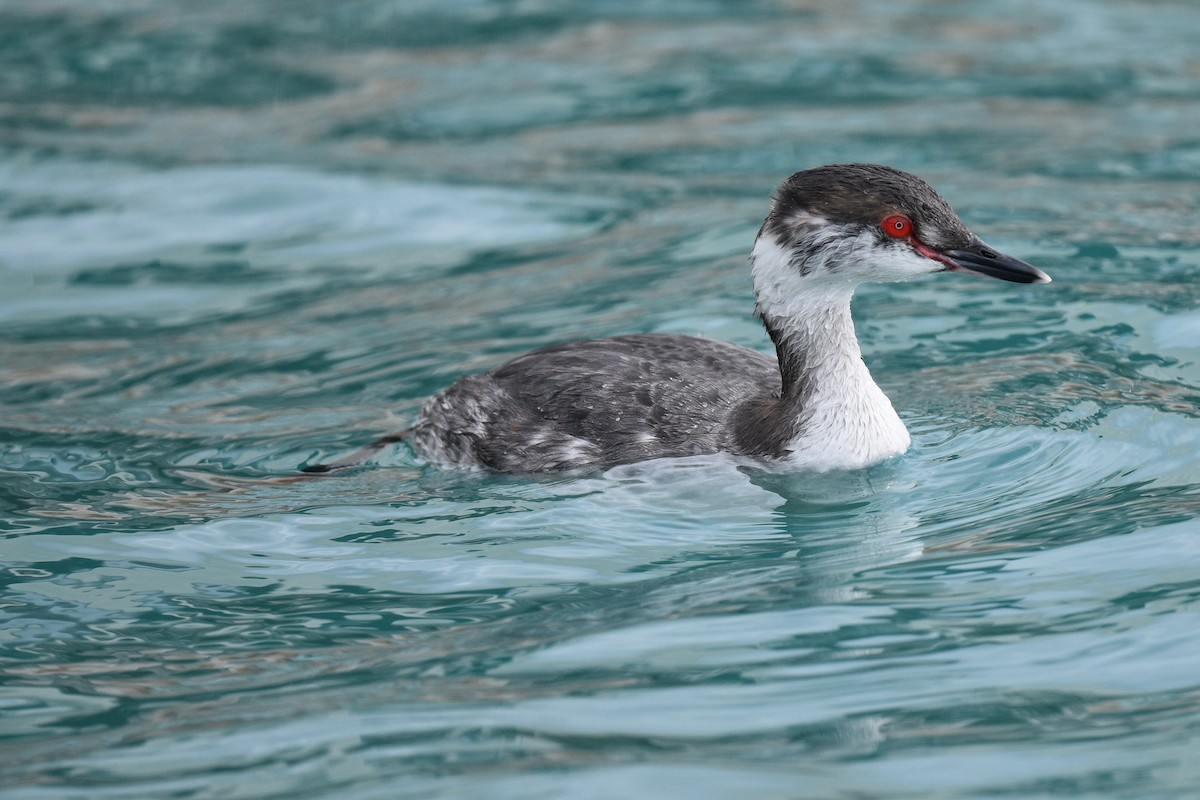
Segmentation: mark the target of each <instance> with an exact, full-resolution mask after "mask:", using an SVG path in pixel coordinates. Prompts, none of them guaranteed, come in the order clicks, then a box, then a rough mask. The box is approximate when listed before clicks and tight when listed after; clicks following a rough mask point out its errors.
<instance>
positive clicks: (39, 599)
mask: <svg viewBox="0 0 1200 800" xmlns="http://www.w3.org/2000/svg"><path fill="white" fill-rule="evenodd" d="M1198 37H1200V12H1197V11H1195V10H1193V9H1192V8H1191V7H1188V6H1184V5H1174V6H1171V5H1163V4H1157V5H1154V6H1153V8H1151V7H1149V6H1147V5H1146V4H1144V3H1139V2H1132V1H1130V2H1125V1H1124V0H1106V1H1105V2H1101V3H1093V2H1089V3H1083V2H1067V3H1061V4H1057V5H1055V6H1053V7H1049V6H1047V7H1044V8H1043V7H1037V8H1031V7H1028V6H1027V5H1026V4H1023V3H1017V2H1010V1H1009V0H987V2H981V3H973V4H961V3H960V4H953V3H951V4H947V3H936V4H899V5H898V4H894V3H880V2H874V0H855V2H851V3H841V4H837V5H836V6H835V5H828V6H826V5H822V4H819V3H817V4H789V3H777V2H755V3H736V4H734V3H720V2H716V3H697V2H693V0H665V1H664V2H653V3H624V2H619V3H608V4H601V5H595V4H584V3H576V2H569V3H558V4H544V3H521V4H512V3H504V2H493V1H492V0H465V1H464V2H450V3H445V2H443V3H425V2H417V3H402V4H396V3H387V2H379V1H377V0H364V1H363V2H353V3H341V4H335V5H322V4H296V3H279V2H275V1H274V0H269V1H268V2H263V3H256V4H250V5H247V4H244V3H232V2H225V1H224V0H221V1H220V2H213V3H207V4H204V5H203V7H201V6H196V5H195V4H189V3H184V2H181V1H179V0H164V2H155V3H128V4H100V5H97V4H94V3H80V2H75V0H64V1H63V2H58V3H55V4H52V5H50V6H46V5H44V4H38V3H29V2H15V3H9V4H8V5H7V6H6V7H5V8H4V9H3V10H0V67H2V69H0V154H2V157H0V288H2V291H0V403H2V404H3V417H2V421H0V431H2V433H3V435H2V436H0V533H2V534H3V535H4V536H5V537H6V542H5V548H4V555H3V557H2V558H0V576H2V577H3V586H4V589H3V594H2V595H0V675H2V676H3V685H2V687H0V719H2V720H3V725H2V729H3V734H4V739H3V741H0V755H2V756H3V758H0V780H2V782H3V784H4V785H5V786H6V787H7V788H8V792H7V794H6V797H12V798H20V799H21V800H34V799H35V798H36V800H46V799H47V798H73V797H84V796H86V797H89V798H91V797H113V798H121V799H122V800H127V798H159V797H167V796H172V797H183V796H186V797H195V798H216V797H222V798H239V797H246V798H249V797H255V798H257V797H266V796H271V797H275V796H279V797H283V796H287V797H295V796H298V795H304V796H313V797H317V796H331V797H339V798H374V797H385V796H386V797H389V798H391V797H396V796H413V797H480V796H488V797H521V798H527V797H658V796H680V795H686V796H689V797H705V798H724V797H728V798H744V797H757V796H789V797H790V796H804V797H830V798H832V797H845V796H851V795H853V796H856V797H864V798H866V797H871V798H896V797H991V796H996V795H1002V794H1003V795H1012V796H1020V797H1040V796H1050V795H1070V796H1111V797H1162V798H1167V797H1171V798H1176V797H1177V798H1185V797H1190V796H1192V795H1193V794H1194V787H1195V785H1196V784H1197V783H1198V782H1200V773H1198V772H1197V767H1196V766H1195V759H1194V758H1193V757H1192V754H1191V750H1192V749H1194V748H1192V747H1191V742H1190V738H1192V737H1190V733H1191V731H1192V730H1194V729H1195V727H1196V725H1197V722H1198V721H1200V684H1198V683H1197V680H1196V677H1195V676H1196V675H1197V674H1200V650H1197V649H1196V648H1195V647H1194V646H1193V640H1194V633H1193V631H1194V629H1195V617H1196V613H1197V610H1198V608H1200V606H1198V603H1200V583H1198V582H1197V580H1196V578H1195V576H1196V575H1197V574H1198V573H1200V548H1198V546H1197V541H1198V540H1197V536H1196V530H1197V522H1196V521H1197V519H1198V518H1200V472H1198V470H1197V466H1196V464H1197V460H1196V454H1197V453H1198V452H1200V441H1198V438H1197V437H1198V436H1200V428H1198V427H1197V424H1196V418H1197V411H1196V409H1197V397H1200V391H1198V389H1197V387H1200V369H1198V367H1197V363H1198V362H1197V359H1196V336H1195V335H1194V334H1195V331H1196V328H1197V323H1196V315H1195V313H1194V310H1193V309H1194V307H1195V305H1196V301H1197V290H1196V289H1195V288H1194V287H1196V286H1198V285H1200V281H1198V280H1197V277H1198V275H1200V259H1198V258H1197V256H1196V252H1197V250H1196V245H1197V243H1198V241H1197V236H1196V230H1197V229H1196V226H1195V225H1194V220H1195V218H1196V216H1197V214H1198V212H1200V209H1198V207H1197V198H1198V197H1200V192H1197V191H1196V183H1197V181H1198V180H1200V159H1197V157H1196V156H1197V147H1196V140H1195V124H1194V123H1195V113H1194V110H1195V105H1196V102H1197V101H1198V100H1200V95H1198V91H1200V90H1198V84H1197V83H1196V81H1195V80H1194V77H1195V76H1194V72H1195V68H1194V50H1195V46H1194V42H1195V41H1197V39H1198ZM836 161H879V162H886V163H892V164H894V165H896V166H898V167H901V168H905V169H910V170H913V171H917V172H919V173H921V174H923V175H924V176H926V177H927V178H929V179H930V180H931V181H932V182H933V183H934V184H935V185H936V186H937V187H938V188H939V189H941V190H942V191H943V193H944V194H945V195H946V196H947V197H948V198H949V199H950V200H951V202H952V203H953V204H954V205H955V206H956V207H957V208H958V209H959V211H960V212H961V213H962V214H963V216H964V217H965V218H966V219H967V221H968V222H969V223H970V224H971V225H972V226H973V227H975V228H976V229H977V230H978V232H979V233H980V234H981V235H982V236H984V237H985V238H986V239H987V240H988V241H991V242H994V243H995V244H996V245H997V246H998V247H1001V248H1003V249H1004V250H1006V251H1009V252H1012V253H1014V254H1016V255H1018V256H1021V257H1023V258H1027V259H1029V260H1030V261H1033V262H1035V263H1037V264H1038V265H1039V266H1042V267H1044V268H1045V269H1046V270H1047V271H1048V272H1050V273H1052V274H1053V275H1054V276H1055V283H1054V284H1053V285H1052V286H1050V287H1040V288H1038V289H1033V290H1031V289H1029V288H1028V287H1024V288H1023V287H1017V286H1009V285H1000V284H998V282H988V281H983V280H979V279H972V278H970V277H969V276H960V275H950V276H936V277H934V278H931V279H929V280H926V281H920V282H916V283H912V284H903V285H889V286H886V287H882V286H877V287H867V288H864V290H863V291H862V292H861V293H860V296H859V298H858V300H857V303H856V308H855V313H856V318H857V320H858V325H859V331H860V335H861V338H862V342H863V349H864V353H865V358H866V360H867V362H868V364H869V365H870V367H871V369H872V370H873V372H874V373H875V374H876V376H877V377H878V378H879V380H880V382H881V384H882V385H883V386H884V388H885V389H886V390H887V391H888V393H889V395H890V396H891V397H893V398H894V401H895V404H896V406H897V409H898V410H899V411H900V413H901V415H902V416H903V417H904V418H905V419H906V420H907V421H908V422H909V425H910V428H911V429H912V432H913V434H914V448H913V450H912V451H911V452H910V453H909V454H907V455H906V456H905V457H903V458H901V459H899V460H897V461H896V462H894V463H891V464H887V465H884V466H881V467H878V468H875V469H872V470H869V471H866V472H862V473H856V474H838V475H806V474H795V473H789V472H780V471H778V470H771V469H764V468H762V467H761V466H756V465H751V464H746V463H739V462H737V461H735V460H733V459H726V458H719V457H713V458H694V459H678V460H666V461H661V462H654V463H647V464H640V465H630V466H625V467H620V468H617V469H614V470H611V471H609V472H607V473H605V474H598V475H581V476H566V477H564V476H558V477H553V478H545V477H538V478H524V477H497V476H486V475H480V474H471V473H456V472H447V471H443V470H438V469H436V468H433V467H430V466H428V465H425V464H422V463H420V462H419V461H417V460H416V459H414V457H413V456H412V454H411V453H410V452H408V451H407V450H406V449H405V448H404V447H402V446H401V447H396V448H391V449H389V450H386V451H384V452H382V453H380V454H379V455H378V457H377V458H376V459H374V462H373V463H372V464H371V465H369V466H367V467H365V468H363V469H359V470H355V471H351V472H348V473H343V474H338V475H334V476H329V477H326V478H320V479H312V478H311V477H309V476H299V475H298V474H297V472H296V470H297V468H298V467H299V466H300V465H302V464H305V463H312V462H314V461H318V460H322V459H325V458H329V457H331V456H334V455H337V454H342V453H345V452H347V451H349V450H351V449H353V448H355V447H358V446H360V445H362V444H364V443H366V442H368V441H370V440H372V439H374V438H375V437H376V436H378V435H379V434H381V433H385V432H388V431H394V430H398V429H400V428H402V427H403V426H404V425H405V424H406V423H407V422H408V421H409V420H410V419H411V418H412V415H413V414H414V413H415V412H416V410H417V408H418V407H419V405H420V403H421V402H422V400H423V398H424V397H426V396H428V395H429V394H430V393H431V392H434V391H437V390H438V389H440V388H442V387H444V386H445V385H447V384H448V383H449V382H451V381H452V380H453V379H454V378H455V377H457V376H458V375H461V374H463V373H465V372H469V371H473V370H482V369H486V368H488V367H490V366H493V365H495V364H497V363H498V362H500V361H502V360H503V359H505V358H507V357H510V356H512V355H515V354H517V353H519V352H522V351H524V350H526V349H529V348H531V347H535V346H538V345H542V344H546V343H549V342H554V341H561V340H566V339H572V338H580V337H585V336H596V335H608V334H615V333H621V332H630V331H675V332H681V333H703V334H706V335H710V336H714V337H720V338H723V339H729V340H732V341H736V342H738V343H741V344H744V345H747V346H751V347H756V348H759V349H763V350H766V349H768V348H769V342H768V341H767V339H766V337H765V335H764V334H763V332H762V331H761V328H760V326H759V325H758V323H757V322H756V321H755V320H754V319H753V317H752V307H753V300H752V297H751V296H750V290H749V276H748V274H747V273H748V270H747V267H746V255H747V252H748V249H749V246H750V243H751V242H752V240H753V236H754V232H755V230H756V228H757V225H758V224H759V222H760V221H761V217H762V215H763V213H764V212H765V210H766V206H767V203H768V197H769V193H770V191H771V190H772V189H773V187H774V186H775V184H777V183H778V181H779V180H780V179H781V178H782V177H784V176H786V175H787V174H788V173H790V172H791V171H794V170H796V169H800V168H803V167H807V166H812V165H814V164H818V163H825V162H836Z"/></svg>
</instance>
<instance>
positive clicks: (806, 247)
mask: <svg viewBox="0 0 1200 800" xmlns="http://www.w3.org/2000/svg"><path fill="white" fill-rule="evenodd" d="M750 261H751V264H752V268H753V270H752V271H753V277H754V294H755V297H756V299H757V305H756V309H757V313H758V316H759V318H760V319H761V320H762V322H763V325H764V326H765V327H766V329H767V333H768V334H769V335H770V337H771V341H772V342H774V344H775V355H776V357H775V358H770V357H768V356H766V355H764V354H762V353H759V352H757V351H755V350H750V349H748V348H746V347H741V346H739V345H735V344H730V343H728V342H722V341H715V340H712V339H706V338H702V337H696V336H682V335H679V334H664V333H639V334H629V335H626V336H614V337H611V338H607V339H592V340H589V341H582V342H572V343H569V344H557V345H552V346H550V347H545V348H542V349H540V350H535V351H533V352H531V353H527V354H525V355H522V356H519V357H517V358H515V359H513V360H512V361H509V362H508V363H506V364H503V365H501V366H499V367H497V368H495V369H494V370H492V371H491V372H486V373H483V374H480V375H470V376H467V377H464V378H462V379H461V380H459V381H458V382H457V383H455V384H453V385H452V386H450V387H449V388H448V389H446V390H445V391H443V392H441V393H440V394H438V395H436V396H434V397H432V398H431V399H430V400H428V401H427V402H426V403H425V406H424V408H423V409H422V411H421V415H420V418H419V419H418V420H417V421H416V423H415V424H414V425H413V426H412V427H411V428H409V429H408V430H406V431H403V432H402V433H398V434H394V435H392V436H386V437H384V438H382V439H380V440H378V441H376V442H374V443H372V444H370V445H367V446H366V447H364V448H362V449H361V450H359V451H357V452H355V453H353V454H351V455H349V456H347V457H345V458H343V459H339V460H337V461H333V462H330V463H328V464H318V465H313V466H310V467H306V468H305V471H306V472H329V471H332V470H336V469H340V468H344V467H348V466H353V465H355V464H359V463H362V462H363V461H365V460H366V459H367V458H369V457H370V456H371V455H372V454H373V453H375V452H377V451H378V450H379V449H381V448H382V447H384V446H385V445H387V444H391V443H393V442H399V441H404V440H407V441H408V442H409V443H410V444H411V445H412V447H413V448H414V450H415V451H416V452H417V453H418V454H419V455H421V456H423V457H425V458H427V459H429V460H431V461H434V462H439V463H442V464H446V465H454V466H462V467H481V468H484V469H487V470H492V471H495V472H515V473H519V472H556V471H562V470H583V469H589V470H594V469H604V468H607V467H611V466H615V465H618V464H626V463H630V462H635V461H642V460H645V459H651V458H660V457H664V456H690V455H700V454H705V453H718V452H724V453H731V454H734V455H738V456H747V457H750V458H753V459H758V460H761V461H768V462H782V463H784V464H787V465H789V466H794V467H796V468H800V469H810V470H820V471H825V470H834V469H858V468H861V467H866V466H870V465H872V464H876V463H879V462H881V461H884V460H887V459H889V458H892V457H894V456H897V455H900V454H901V453H903V452H904V451H905V450H907V449H908V446H909V442H910V439H909V435H908V430H907V429H906V428H905V427H904V423H903V422H902V421H901V420H900V417H899V416H898V415H897V414H896V411H895V409H893V408H892V404H891V402H890V401H889V400H888V398H887V396H886V395H885V394H884V393H883V391H882V390H881V389H880V388H879V386H878V385H876V383H875V381H874V380H873V379H872V378H871V374H870V372H868V371H867V367H866V365H865V364H864V363H863V360H862V353H861V351H860V350H859V346H858V339H857V337H856V336H855V333H854V323H853V321H852V319H851V316H850V300H851V297H852V296H853V295H854V290H855V289H856V288H857V287H858V285H859V284H860V283H862V282H864V281H880V282H888V281H906V280H909V279H911V278H915V277H918V276H920V275H924V274H926V273H931V272H972V273H976V274H979V275H987V276H991V277H993V278H1000V279H1002V280H1006V281H1013V282H1016V283H1049V282H1050V277H1049V276H1048V275H1046V273H1044V272H1042V271H1041V270H1039V269H1038V268H1037V267H1034V266H1032V265H1031V264H1027V263H1025V262H1024V261H1020V260H1018V259H1016V258H1013V257H1011V256H1007V255H1005V254H1003V253H1000V252H998V251H997V250H995V249H994V248H991V247H988V246H987V245H986V244H984V243H983V242H982V241H981V240H980V239H979V238H978V237H976V236H975V235H974V234H972V233H971V232H970V231H969V230H968V229H967V227H966V225H964V224H963V222H962V220H960V219H959V218H958V215H957V214H955V213H954V210H953V209H952V208H951V207H950V205H949V204H948V203H947V202H946V201H945V200H943V199H942V197H941V196H940V195H938V193H937V192H935V191H934V190H933V189H932V188H931V187H930V186H929V184H927V183H925V181H923V180H921V179H920V178H918V177H916V176H915V175H910V174H908V173H906V172H901V171H900V170H897V169H892V168H891V167H885V166H878V165H871V164H838V165H832V166H825V167H817V168H815V169H809V170H805V171H803V172H797V173H796V174H795V175H792V176H791V177H790V178H788V179H787V180H786V181H784V182H783V184H782V185H781V186H780V187H779V189H778V191H777V192H776V193H775V199H774V204H773V206H772V207H771V213H770V214H768V215H767V218H766V220H765V221H764V222H763V224H762V227H761V228H760V229H759V232H758V238H757V240H756V241H755V243H754V249H753V251H752V252H751V254H750Z"/></svg>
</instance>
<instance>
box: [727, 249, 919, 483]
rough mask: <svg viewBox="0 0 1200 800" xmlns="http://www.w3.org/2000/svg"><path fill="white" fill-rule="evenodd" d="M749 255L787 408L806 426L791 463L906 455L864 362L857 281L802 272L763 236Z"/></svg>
mask: <svg viewBox="0 0 1200 800" xmlns="http://www.w3.org/2000/svg"><path fill="white" fill-rule="evenodd" d="M751 258H752V259H753V262H754V285H755V292H756V295H757V297H758V310H759V314H760V315H761V316H762V318H763V321H764V322H765V323H766V325H767V326H768V328H769V329H770V330H771V331H772V336H773V338H775V340H776V347H777V348H778V350H779V357H780V366H781V369H782V371H783V375H784V382H785V384H787V383H788V382H789V380H790V381H791V382H792V385H791V386H790V387H788V386H785V390H784V391H785V398H784V401H785V402H784V403H783V404H782V405H783V407H784V408H787V409H788V411H789V413H792V414H795V415H797V417H798V418H799V421H800V423H801V424H800V425H799V426H798V428H799V431H800V433H799V434H798V435H796V436H795V437H794V438H793V439H792V440H791V441H790V442H789V444H788V445H787V449H788V450H789V451H790V455H789V456H788V460H789V461H790V462H791V463H793V464H795V465H797V466H801V467H804V468H808V469H817V470H830V469H857V468H861V467H865V466H868V465H870V464H875V463H878V462H880V461H884V460H886V459H888V458H891V457H893V456H897V455H899V454H901V453H903V452H904V451H905V450H907V449H908V446H909V443H910V441H911V440H910V437H909V435H908V431H907V430H906V429H905V427H904V423H903V422H902V421H901V420H900V417H899V416H898V415H897V414H896V411H895V409H894V408H893V407H892V403H891V401H890V400H888V398H887V395H885V394H884V393H883V390H881V389H880V388H879V386H878V385H877V384H876V383H875V381H874V379H873V378H872V377H871V373H870V372H869V371H868V370H867V366H866V364H864V363H863V360H862V351H861V350H860V349H859V345H858V337H857V336H856V335H855V332H854V321H853V319H852V318H851V316H850V301H851V298H852V297H853V295H854V290H855V288H856V287H857V281H854V280H852V279H847V278H839V277H838V276H837V275H831V274H828V273H825V272H822V273H821V274H814V275H808V276H806V275H802V274H800V270H799V269H798V268H797V265H795V264H793V263H792V255H791V253H790V252H789V251H788V250H786V249H785V248H783V247H781V246H780V245H779V243H778V242H776V241H775V240H774V239H773V238H771V237H769V236H766V235H764V236H761V237H759V240H758V242H757V243H756V244H755V247H754V252H753V254H752V256H751ZM789 391H791V392H792V394H793V395H794V401H793V403H792V404H791V405H789V404H788V402H787V401H788V399H789V398H788V396H787V395H788V392H789Z"/></svg>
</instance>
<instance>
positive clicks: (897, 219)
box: [880, 214, 913, 239]
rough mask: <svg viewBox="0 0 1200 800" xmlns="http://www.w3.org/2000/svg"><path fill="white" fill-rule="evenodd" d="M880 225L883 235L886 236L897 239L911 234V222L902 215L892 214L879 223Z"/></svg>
mask: <svg viewBox="0 0 1200 800" xmlns="http://www.w3.org/2000/svg"><path fill="white" fill-rule="evenodd" d="M880 225H881V227H882V228H883V232H884V233H886V234H887V235H888V236H895V237H896V238H897V239H903V238H904V237H905V236H911V235H912V232H913V224H912V220H911V219H909V218H908V217H906V216H904V215H903V214H893V215H892V216H890V217H888V218H887V219H885V220H884V221H883V222H882V223H880Z"/></svg>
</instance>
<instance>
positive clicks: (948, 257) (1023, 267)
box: [941, 239, 1050, 283]
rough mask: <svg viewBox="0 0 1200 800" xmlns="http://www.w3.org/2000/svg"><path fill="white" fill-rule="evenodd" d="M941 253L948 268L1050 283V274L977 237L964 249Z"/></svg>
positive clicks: (1023, 281)
mask: <svg viewBox="0 0 1200 800" xmlns="http://www.w3.org/2000/svg"><path fill="white" fill-rule="evenodd" d="M941 255H942V259H941V260H942V261H944V262H945V263H946V264H948V265H949V266H950V269H952V270H957V271H959V272H974V273H976V274H978V275H987V276H988V277H991V278H999V279H1000V280H1002V281H1012V282H1013V283H1050V276H1049V275H1047V274H1046V273H1044V272H1042V271H1041V270H1040V269H1038V268H1037V267H1035V266H1034V265H1033V264H1027V263H1025V262H1024V261H1022V260H1021V259H1019V258H1013V257H1012V256H1007V255H1005V254H1004V253H1001V252H1000V251H999V250H995V249H993V248H991V247H988V246H987V245H986V244H984V243H983V242H981V241H979V240H978V239H976V240H975V242H974V243H973V244H972V245H971V246H970V247H968V248H966V249H964V250H946V251H944V252H942V254H941Z"/></svg>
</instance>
